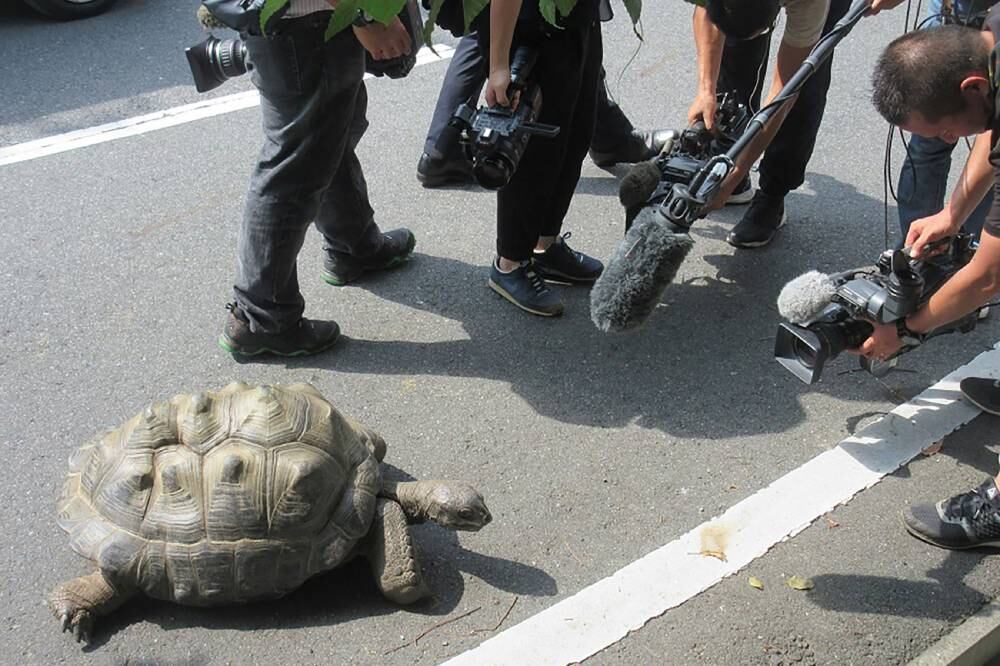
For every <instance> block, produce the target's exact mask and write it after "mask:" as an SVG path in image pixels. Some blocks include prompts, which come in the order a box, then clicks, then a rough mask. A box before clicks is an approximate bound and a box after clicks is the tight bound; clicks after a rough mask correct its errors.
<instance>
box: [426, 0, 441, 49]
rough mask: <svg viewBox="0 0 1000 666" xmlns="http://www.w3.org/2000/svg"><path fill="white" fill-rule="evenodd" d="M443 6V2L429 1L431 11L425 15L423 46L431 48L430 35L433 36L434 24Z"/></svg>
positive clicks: (438, 0) (439, 0)
mask: <svg viewBox="0 0 1000 666" xmlns="http://www.w3.org/2000/svg"><path fill="white" fill-rule="evenodd" d="M443 4H444V0H431V9H430V12H429V13H428V14H427V22H426V23H424V30H423V34H424V44H426V45H427V46H431V35H432V34H434V23H435V21H437V17H438V14H440V13H441V5H443Z"/></svg>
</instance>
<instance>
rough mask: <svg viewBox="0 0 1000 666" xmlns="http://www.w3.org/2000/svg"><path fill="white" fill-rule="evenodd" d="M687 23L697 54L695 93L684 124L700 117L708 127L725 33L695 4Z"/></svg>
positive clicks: (713, 120)
mask: <svg viewBox="0 0 1000 666" xmlns="http://www.w3.org/2000/svg"><path fill="white" fill-rule="evenodd" d="M691 23H692V27H693V28H694V46H695V51H696V52H697V54H698V93H697V94H696V95H695V98H694V102H692V103H691V108H690V109H688V125H693V124H694V123H695V122H697V121H699V120H701V121H703V122H704V123H705V127H706V128H708V129H712V126H713V125H714V124H715V87H716V85H717V83H718V81H719V68H720V67H721V66H722V52H723V49H724V47H725V45H726V36H725V35H724V34H722V31H721V30H719V28H718V27H716V25H715V24H714V23H712V21H711V19H709V18H708V12H707V11H705V8H704V7H695V9H694V16H693V17H692V18H691Z"/></svg>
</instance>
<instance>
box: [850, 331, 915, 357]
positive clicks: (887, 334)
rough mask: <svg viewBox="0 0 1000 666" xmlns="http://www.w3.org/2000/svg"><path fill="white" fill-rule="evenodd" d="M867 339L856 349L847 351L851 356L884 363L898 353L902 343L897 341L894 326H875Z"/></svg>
mask: <svg viewBox="0 0 1000 666" xmlns="http://www.w3.org/2000/svg"><path fill="white" fill-rule="evenodd" d="M872 326H873V327H874V330H873V331H872V334H871V335H870V336H868V339H867V340H865V341H864V342H862V343H861V346H860V347H858V348H857V349H848V350H847V351H849V352H850V353H852V354H859V355H861V356H864V357H865V358H867V359H870V360H873V361H885V360H886V359H888V358H889V357H890V356H892V355H893V354H895V353H896V352H897V351H899V350H900V349H901V348H902V346H903V342H902V340H900V339H899V334H898V333H897V332H896V325H895V324H875V323H873V324H872Z"/></svg>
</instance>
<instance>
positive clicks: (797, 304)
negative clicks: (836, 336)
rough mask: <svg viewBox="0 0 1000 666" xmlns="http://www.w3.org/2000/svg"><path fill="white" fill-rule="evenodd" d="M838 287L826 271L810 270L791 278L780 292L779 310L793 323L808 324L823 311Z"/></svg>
mask: <svg viewBox="0 0 1000 666" xmlns="http://www.w3.org/2000/svg"><path fill="white" fill-rule="evenodd" d="M836 293H837V287H836V285H834V283H833V279H832V278H831V277H830V276H829V275H827V274H826V273H820V272H819V271H809V272H808V273H803V274H802V275H800V276H798V277H797V278H795V279H794V280H791V281H790V282H789V283H788V284H786V285H785V286H784V287H783V288H782V289H781V293H780V294H778V312H779V313H780V314H781V316H782V317H784V318H785V319H787V320H788V321H790V322H792V323H793V324H799V325H802V324H806V323H808V322H811V321H813V320H814V319H816V317H818V316H819V315H820V313H822V312H823V310H824V309H825V308H826V306H827V305H829V304H830V301H831V300H832V299H833V297H834V295H835V294H836Z"/></svg>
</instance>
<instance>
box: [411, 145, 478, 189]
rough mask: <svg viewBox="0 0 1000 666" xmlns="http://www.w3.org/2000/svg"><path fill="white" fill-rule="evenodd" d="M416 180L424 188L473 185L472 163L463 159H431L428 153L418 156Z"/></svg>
mask: <svg viewBox="0 0 1000 666" xmlns="http://www.w3.org/2000/svg"><path fill="white" fill-rule="evenodd" d="M417 180H419V181H420V182H421V184H423V186H424V187H427V188H433V187H442V186H444V185H468V184H471V183H475V182H476V181H475V179H474V178H473V177H472V163H471V162H469V160H467V159H465V158H464V157H461V158H457V159H447V158H444V157H433V156H431V155H429V154H428V153H424V154H423V155H421V156H420V161H419V162H417Z"/></svg>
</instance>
